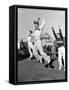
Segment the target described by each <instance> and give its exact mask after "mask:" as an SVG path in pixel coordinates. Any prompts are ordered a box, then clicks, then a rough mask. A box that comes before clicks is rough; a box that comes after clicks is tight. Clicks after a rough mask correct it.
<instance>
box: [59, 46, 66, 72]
mask: <svg viewBox="0 0 69 90" xmlns="http://www.w3.org/2000/svg"><path fill="white" fill-rule="evenodd" d="M62 58H63V61H64V70H65V47H64V46H62V47H59V48H58V62H59V70H61V68H62Z"/></svg>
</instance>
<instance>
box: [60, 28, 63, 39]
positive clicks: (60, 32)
mask: <svg viewBox="0 0 69 90" xmlns="http://www.w3.org/2000/svg"><path fill="white" fill-rule="evenodd" d="M59 33H60V37H61V39H62V40H63V35H62V32H61V29H59Z"/></svg>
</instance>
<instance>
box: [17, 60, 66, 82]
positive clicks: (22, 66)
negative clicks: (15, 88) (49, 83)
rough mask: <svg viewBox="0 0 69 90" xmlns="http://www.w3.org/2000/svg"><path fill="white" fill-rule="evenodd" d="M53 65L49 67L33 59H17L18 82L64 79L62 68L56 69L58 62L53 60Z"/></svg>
mask: <svg viewBox="0 0 69 90" xmlns="http://www.w3.org/2000/svg"><path fill="white" fill-rule="evenodd" d="M53 65H54V66H55V68H54V69H51V68H50V67H49V68H45V67H44V65H43V64H41V63H37V61H36V60H35V59H33V60H28V59H25V60H21V61H18V82H25V81H42V80H59V79H65V72H64V71H63V69H62V70H61V71H59V70H58V62H57V61H54V63H53Z"/></svg>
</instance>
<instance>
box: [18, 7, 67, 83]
mask: <svg viewBox="0 0 69 90" xmlns="http://www.w3.org/2000/svg"><path fill="white" fill-rule="evenodd" d="M17 13H18V17H17V18H18V24H17V25H18V26H17V28H18V32H17V34H18V36H17V54H18V60H17V71H18V72H17V74H18V75H17V82H33V81H36V82H37V81H56V80H57V81H59V80H65V78H66V75H65V73H66V62H67V61H66V58H65V37H66V36H65V32H66V31H65V10H50V9H35V8H34V9H31V8H18V10H17Z"/></svg>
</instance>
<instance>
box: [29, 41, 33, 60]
mask: <svg viewBox="0 0 69 90" xmlns="http://www.w3.org/2000/svg"><path fill="white" fill-rule="evenodd" d="M28 50H29V53H30V59H31V58H32V56H33V52H32V51H33V44H32V42H28ZM31 50H32V51H31Z"/></svg>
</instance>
